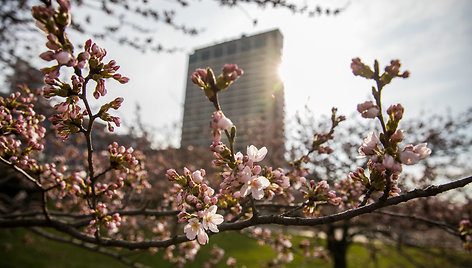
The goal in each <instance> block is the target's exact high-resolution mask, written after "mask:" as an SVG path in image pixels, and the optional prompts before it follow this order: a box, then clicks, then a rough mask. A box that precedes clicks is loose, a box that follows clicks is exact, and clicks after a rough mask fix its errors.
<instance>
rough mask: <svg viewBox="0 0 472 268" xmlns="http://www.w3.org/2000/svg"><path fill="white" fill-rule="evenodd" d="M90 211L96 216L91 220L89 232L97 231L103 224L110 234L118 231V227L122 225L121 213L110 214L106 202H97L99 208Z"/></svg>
mask: <svg viewBox="0 0 472 268" xmlns="http://www.w3.org/2000/svg"><path fill="white" fill-rule="evenodd" d="M90 213H91V214H92V215H93V216H94V219H93V220H91V221H90V222H89V225H88V226H87V228H86V231H87V232H88V233H89V234H94V233H96V232H97V231H98V230H99V228H100V227H101V226H104V227H105V229H106V230H108V232H109V233H110V234H114V233H117V232H118V227H120V225H121V217H120V214H118V213H114V214H113V215H108V209H107V206H106V204H104V203H99V204H97V208H96V209H94V210H91V211H90Z"/></svg>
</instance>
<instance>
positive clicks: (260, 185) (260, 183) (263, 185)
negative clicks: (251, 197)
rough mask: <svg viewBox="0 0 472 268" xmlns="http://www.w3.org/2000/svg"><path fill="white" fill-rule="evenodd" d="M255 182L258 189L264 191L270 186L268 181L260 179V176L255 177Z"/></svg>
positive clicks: (264, 178) (263, 178)
mask: <svg viewBox="0 0 472 268" xmlns="http://www.w3.org/2000/svg"><path fill="white" fill-rule="evenodd" d="M256 180H257V186H258V188H262V189H265V188H267V187H269V185H270V181H269V180H268V179H267V178H266V177H262V176H261V177H257V178H256Z"/></svg>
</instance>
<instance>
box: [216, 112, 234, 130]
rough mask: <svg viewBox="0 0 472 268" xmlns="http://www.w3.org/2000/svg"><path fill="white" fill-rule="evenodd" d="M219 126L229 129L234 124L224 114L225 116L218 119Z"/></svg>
mask: <svg viewBox="0 0 472 268" xmlns="http://www.w3.org/2000/svg"><path fill="white" fill-rule="evenodd" d="M217 126H218V128H219V129H223V130H228V129H230V128H231V127H232V126H233V122H231V120H230V119H229V118H227V117H226V116H224V115H223V117H222V118H221V119H220V120H218V123H217Z"/></svg>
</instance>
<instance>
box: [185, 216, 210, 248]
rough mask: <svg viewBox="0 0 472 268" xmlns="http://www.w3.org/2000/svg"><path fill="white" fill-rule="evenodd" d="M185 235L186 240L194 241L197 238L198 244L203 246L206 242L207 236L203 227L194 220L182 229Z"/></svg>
mask: <svg viewBox="0 0 472 268" xmlns="http://www.w3.org/2000/svg"><path fill="white" fill-rule="evenodd" d="M184 232H185V235H186V236H187V238H188V239H190V240H194V239H195V237H197V240H198V243H200V244H201V245H205V244H206V243H207V242H208V235H207V233H206V232H205V229H204V228H203V225H202V224H201V223H200V221H199V220H198V219H196V218H191V219H190V220H189V221H188V224H187V225H185V227H184Z"/></svg>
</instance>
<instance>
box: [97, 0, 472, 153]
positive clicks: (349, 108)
mask: <svg viewBox="0 0 472 268" xmlns="http://www.w3.org/2000/svg"><path fill="white" fill-rule="evenodd" d="M299 2H302V3H303V2H304V1H299ZM309 2H310V3H312V2H314V3H320V5H321V6H325V7H334V8H335V7H344V6H346V8H345V10H344V11H343V12H341V13H340V14H339V15H337V16H321V17H314V18H313V17H312V18H310V17H308V16H306V15H293V14H292V13H291V12H290V11H287V10H283V9H270V8H266V9H260V8H257V7H255V6H252V5H243V6H242V7H241V8H221V7H219V6H218V5H217V4H216V3H214V2H213V1H201V2H200V1H194V2H191V3H193V4H192V5H191V7H189V8H185V9H178V12H177V15H176V22H178V23H185V24H187V25H190V26H195V27H197V28H203V29H204V31H203V32H202V33H200V34H199V35H197V36H188V35H184V34H182V33H179V32H176V31H174V30H172V29H170V28H169V27H166V26H163V25H161V26H160V27H156V30H155V36H156V38H157V39H159V40H160V41H161V42H162V43H163V44H164V45H167V46H169V47H171V46H177V47H180V48H182V50H181V51H179V52H174V53H170V54H169V53H159V54H156V53H152V52H151V53H141V52H139V51H136V50H134V49H132V48H129V47H122V46H119V45H117V44H116V43H114V42H108V41H100V42H99V44H103V46H104V47H106V49H107V51H108V56H109V58H113V59H115V60H116V61H117V62H118V64H119V65H121V69H120V72H121V73H122V74H123V75H126V76H128V77H130V78H131V81H130V82H129V83H128V84H127V85H125V86H122V85H119V84H118V83H109V94H110V98H114V97H116V96H123V97H124V98H125V102H124V103H123V106H122V108H120V110H119V111H118V112H117V114H118V115H119V116H120V117H121V118H122V121H123V125H124V126H129V125H130V124H132V123H133V120H134V119H135V116H134V112H135V106H136V103H139V104H140V106H141V113H142V121H143V122H144V123H145V124H146V125H148V126H149V127H151V128H156V129H158V128H161V127H162V126H169V125H170V124H172V123H180V122H181V120H182V117H183V103H184V97H185V83H186V79H187V63H188V55H189V54H190V53H191V52H192V51H193V49H196V48H201V47H204V46H207V45H212V44H216V43H220V42H223V41H228V40H232V39H237V38H240V37H241V35H242V34H246V35H252V34H256V33H260V32H264V31H267V30H272V29H275V28H278V29H280V31H281V32H282V34H283V36H284V49H283V57H282V65H281V66H280V74H281V77H282V79H283V81H284V85H285V104H286V107H285V110H286V118H290V117H291V116H293V115H294V114H295V113H296V112H297V111H299V110H300V111H302V110H303V107H304V106H305V105H308V106H309V107H310V109H311V110H313V111H314V112H315V113H317V114H320V115H326V114H329V113H330V110H331V107H333V106H335V107H338V109H339V110H340V112H341V113H343V114H346V115H351V114H352V113H353V112H354V111H355V110H356V105H357V104H358V103H361V102H364V101H365V100H370V99H372V97H371V96H370V95H369V94H370V92H371V87H372V85H373V84H372V81H367V80H365V79H362V78H360V77H355V76H353V75H352V72H351V70H350V63H351V59H352V58H355V57H360V58H361V59H362V61H363V62H364V63H366V64H370V65H372V64H373V61H374V59H378V60H379V62H380V66H381V68H382V69H383V67H384V66H385V65H387V64H389V62H390V60H392V59H400V61H401V62H402V70H408V71H410V73H411V76H410V78H408V79H396V80H394V82H392V84H391V85H389V86H388V87H386V88H385V89H384V93H383V98H384V99H383V103H384V104H385V105H389V104H397V103H401V104H402V105H403V106H404V107H405V110H406V113H405V117H421V116H423V115H424V114H425V113H431V112H433V113H443V112H446V111H448V110H451V111H453V112H460V111H465V110H466V108H468V107H472V105H471V101H472V88H471V85H472V16H470V14H471V13H472V1H468V0H449V1H439V0H416V1H409V0H398V1H389V0H376V1H368V0H352V1H347V0H345V1H342V0H335V1H317V2H315V1H309ZM156 3H157V4H159V5H161V4H162V5H163V6H167V5H172V3H169V2H168V1H158V2H157V1H156ZM174 7H175V5H174ZM254 18H257V20H258V24H257V25H256V26H254V25H253V23H252V19H254ZM202 67H206V66H202ZM223 109H224V107H223ZM171 135H172V136H173V137H174V139H175V140H174V143H175V145H178V141H179V139H180V129H176V130H175V131H174V132H172V133H171Z"/></svg>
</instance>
